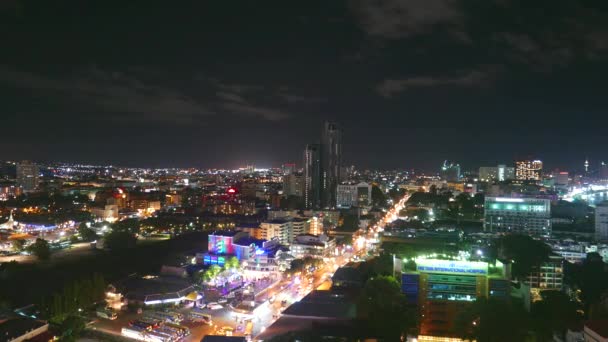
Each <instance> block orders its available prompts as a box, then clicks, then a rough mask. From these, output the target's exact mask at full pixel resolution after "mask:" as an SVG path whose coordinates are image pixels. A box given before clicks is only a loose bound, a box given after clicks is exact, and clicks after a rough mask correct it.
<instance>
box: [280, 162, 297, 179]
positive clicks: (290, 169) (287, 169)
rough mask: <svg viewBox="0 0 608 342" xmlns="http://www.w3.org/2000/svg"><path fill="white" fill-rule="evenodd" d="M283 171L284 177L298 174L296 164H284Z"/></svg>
mask: <svg viewBox="0 0 608 342" xmlns="http://www.w3.org/2000/svg"><path fill="white" fill-rule="evenodd" d="M281 168H282V170H283V175H284V176H286V175H290V174H292V173H294V172H296V164H295V163H286V164H283V166H282V167H281Z"/></svg>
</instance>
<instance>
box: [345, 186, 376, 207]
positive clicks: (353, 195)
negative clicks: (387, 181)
mask: <svg viewBox="0 0 608 342" xmlns="http://www.w3.org/2000/svg"><path fill="white" fill-rule="evenodd" d="M336 198H337V199H336V200H337V207H338V208H350V207H359V206H368V205H371V203H372V185H371V184H369V183H365V182H362V183H359V184H340V185H338V189H337V196H336Z"/></svg>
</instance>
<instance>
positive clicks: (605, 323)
mask: <svg viewBox="0 0 608 342" xmlns="http://www.w3.org/2000/svg"><path fill="white" fill-rule="evenodd" d="M585 329H589V330H591V331H593V332H595V333H596V334H598V335H600V336H601V337H604V338H608V319H596V320H591V321H587V322H585Z"/></svg>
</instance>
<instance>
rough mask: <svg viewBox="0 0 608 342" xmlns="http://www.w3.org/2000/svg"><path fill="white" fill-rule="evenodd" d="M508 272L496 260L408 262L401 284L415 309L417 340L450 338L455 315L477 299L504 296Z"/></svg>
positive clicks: (507, 295)
mask: <svg viewBox="0 0 608 342" xmlns="http://www.w3.org/2000/svg"><path fill="white" fill-rule="evenodd" d="M412 264H415V266H412ZM508 273H509V272H508V268H507V267H505V266H504V265H503V264H502V263H500V262H499V261H497V264H496V265H490V264H488V263H486V262H472V261H462V260H440V259H427V258H417V259H416V260H415V261H414V262H413V263H412V262H410V263H409V269H408V268H407V267H406V269H405V270H404V272H403V273H402V278H401V281H402V283H401V284H402V291H403V293H404V294H405V296H406V298H407V299H408V301H409V302H410V303H411V304H416V305H417V307H418V310H419V317H420V336H419V340H421V341H422V340H424V341H435V340H437V341H439V340H441V339H442V338H444V339H445V338H448V339H449V338H452V337H454V322H455V321H456V318H457V316H458V314H459V313H461V312H462V311H463V310H465V309H466V307H467V306H468V305H470V304H471V303H473V302H474V301H475V300H477V299H478V298H490V297H493V298H505V299H506V298H508V297H509V294H510V288H511V285H510V281H509V279H508Z"/></svg>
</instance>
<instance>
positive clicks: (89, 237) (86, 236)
mask: <svg viewBox="0 0 608 342" xmlns="http://www.w3.org/2000/svg"><path fill="white" fill-rule="evenodd" d="M78 235H80V237H81V238H82V240H83V241H95V240H97V233H95V231H94V230H93V229H91V228H89V227H88V226H87V225H86V223H84V222H82V223H81V224H80V225H79V226H78Z"/></svg>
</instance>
